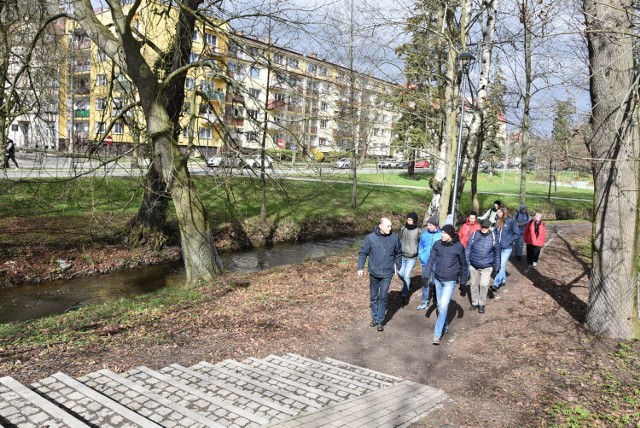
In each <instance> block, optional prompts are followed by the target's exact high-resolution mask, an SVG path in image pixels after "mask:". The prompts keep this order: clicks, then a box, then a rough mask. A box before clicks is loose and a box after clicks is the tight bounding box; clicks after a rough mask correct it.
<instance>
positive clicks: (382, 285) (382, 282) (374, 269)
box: [358, 217, 402, 331]
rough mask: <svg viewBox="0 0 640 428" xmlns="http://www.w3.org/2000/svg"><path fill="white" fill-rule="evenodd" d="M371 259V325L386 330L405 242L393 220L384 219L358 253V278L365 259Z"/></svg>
mask: <svg viewBox="0 0 640 428" xmlns="http://www.w3.org/2000/svg"><path fill="white" fill-rule="evenodd" d="M367 257H368V258H369V297H370V299H371V323H370V324H369V325H370V326H371V327H376V326H377V327H378V331H384V327H383V325H382V323H383V322H384V314H385V312H386V310H387V299H388V294H389V286H390V285H391V279H392V278H393V276H394V275H395V273H396V272H398V271H399V270H400V267H401V265H402V245H401V244H400V238H399V237H398V235H396V234H395V233H393V232H392V231H391V220H389V219H388V218H384V217H383V218H381V219H380V224H379V225H378V227H376V228H375V230H374V231H373V232H371V233H370V234H368V235H367V236H366V237H365V238H364V241H363V242H362V247H361V248H360V252H359V253H358V277H362V275H364V262H365V261H366V259H367Z"/></svg>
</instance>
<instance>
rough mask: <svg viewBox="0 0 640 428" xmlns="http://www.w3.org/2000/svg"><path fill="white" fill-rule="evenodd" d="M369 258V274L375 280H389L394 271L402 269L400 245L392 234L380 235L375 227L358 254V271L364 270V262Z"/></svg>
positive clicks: (395, 235)
mask: <svg viewBox="0 0 640 428" xmlns="http://www.w3.org/2000/svg"><path fill="white" fill-rule="evenodd" d="M367 257H369V273H370V274H371V275H372V276H375V277H376V278H389V277H392V276H393V275H394V274H395V270H394V267H395V269H396V270H398V271H399V270H400V268H401V267H402V245H401V244H400V238H399V237H398V235H397V234H396V233H394V232H391V233H390V234H389V235H383V234H382V233H380V228H379V227H376V228H375V230H374V231H373V232H371V233H370V234H368V235H367V236H366V237H365V238H364V241H363V242H362V247H361V248H360V252H359V253H358V270H361V269H364V262H365V260H366V259H367Z"/></svg>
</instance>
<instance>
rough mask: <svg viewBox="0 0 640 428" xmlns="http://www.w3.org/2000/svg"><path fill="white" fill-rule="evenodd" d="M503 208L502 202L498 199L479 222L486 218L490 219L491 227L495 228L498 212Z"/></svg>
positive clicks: (479, 218)
mask: <svg viewBox="0 0 640 428" xmlns="http://www.w3.org/2000/svg"><path fill="white" fill-rule="evenodd" d="M501 206H502V202H501V201H500V200H499V199H496V200H495V201H494V202H493V205H492V206H491V208H489V209H488V210H487V212H485V213H484V214H483V215H482V216H481V217H478V220H480V221H482V220H484V219H485V218H486V219H489V221H490V222H491V227H493V225H494V224H496V220H497V216H498V210H499V209H500V207H501Z"/></svg>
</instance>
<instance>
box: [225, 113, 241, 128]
mask: <svg viewBox="0 0 640 428" xmlns="http://www.w3.org/2000/svg"><path fill="white" fill-rule="evenodd" d="M224 122H225V123H226V124H227V126H237V127H241V126H244V118H243V117H236V116H228V115H227V116H225V117H224Z"/></svg>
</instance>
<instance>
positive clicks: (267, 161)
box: [242, 155, 273, 169]
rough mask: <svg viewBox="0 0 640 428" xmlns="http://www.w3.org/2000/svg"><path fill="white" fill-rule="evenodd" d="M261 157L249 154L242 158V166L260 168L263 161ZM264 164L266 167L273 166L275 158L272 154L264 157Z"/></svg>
mask: <svg viewBox="0 0 640 428" xmlns="http://www.w3.org/2000/svg"><path fill="white" fill-rule="evenodd" d="M261 162H262V161H261V159H260V156H259V155H257V156H247V157H244V158H242V167H243V168H252V169H259V168H260V163H261ZM264 166H265V167H266V168H273V158H272V157H271V156H268V155H267V156H265V157H264Z"/></svg>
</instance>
